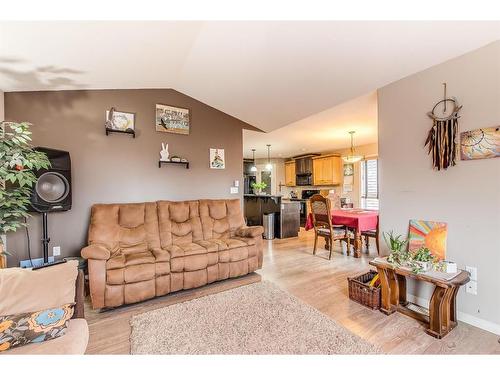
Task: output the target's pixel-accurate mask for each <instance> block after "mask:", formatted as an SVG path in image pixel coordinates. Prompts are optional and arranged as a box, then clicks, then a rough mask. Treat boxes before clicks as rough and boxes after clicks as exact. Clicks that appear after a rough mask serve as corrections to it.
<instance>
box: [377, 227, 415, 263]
mask: <svg viewBox="0 0 500 375" xmlns="http://www.w3.org/2000/svg"><path fill="white" fill-rule="evenodd" d="M383 237H384V241H385V243H386V244H387V246H388V247H389V249H391V253H390V254H389V256H388V257H387V261H388V262H389V263H392V264H394V265H395V266H397V267H401V266H404V265H406V263H407V262H408V259H409V258H410V254H409V253H408V250H407V249H406V245H407V243H408V240H407V239H406V238H403V236H402V235H401V234H398V235H395V234H394V232H393V231H392V230H391V231H389V232H384V233H383Z"/></svg>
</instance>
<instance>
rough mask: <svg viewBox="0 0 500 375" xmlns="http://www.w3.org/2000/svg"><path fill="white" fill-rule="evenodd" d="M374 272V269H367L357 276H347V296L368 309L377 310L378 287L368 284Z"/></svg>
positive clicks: (378, 300) (378, 306)
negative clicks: (367, 270)
mask: <svg viewBox="0 0 500 375" xmlns="http://www.w3.org/2000/svg"><path fill="white" fill-rule="evenodd" d="M376 274H377V272H376V271H369V272H366V273H363V274H361V275H358V276H354V277H348V278H347V281H348V283H349V298H350V299H352V300H353V301H356V302H358V303H360V304H362V305H365V306H366V307H369V308H370V309H373V310H378V309H379V308H380V288H375V287H371V286H369V285H368V283H369V282H370V280H371V279H373V277H374V276H375V275H376Z"/></svg>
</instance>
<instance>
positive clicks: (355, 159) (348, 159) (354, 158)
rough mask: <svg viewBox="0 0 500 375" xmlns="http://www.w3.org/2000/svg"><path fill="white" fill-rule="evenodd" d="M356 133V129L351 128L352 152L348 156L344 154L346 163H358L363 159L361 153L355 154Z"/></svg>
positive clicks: (343, 157) (343, 158)
mask: <svg viewBox="0 0 500 375" xmlns="http://www.w3.org/2000/svg"><path fill="white" fill-rule="evenodd" d="M354 133H356V132H355V131H354V130H351V131H350V132H349V134H350V135H351V153H350V154H349V155H346V156H342V160H343V161H344V163H356V162H358V161H360V160H361V159H363V157H362V156H360V155H354V151H355V150H354Z"/></svg>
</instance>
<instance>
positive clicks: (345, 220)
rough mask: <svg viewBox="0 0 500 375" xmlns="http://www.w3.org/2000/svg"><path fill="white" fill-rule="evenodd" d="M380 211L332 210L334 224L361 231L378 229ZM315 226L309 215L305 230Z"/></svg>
mask: <svg viewBox="0 0 500 375" xmlns="http://www.w3.org/2000/svg"><path fill="white" fill-rule="evenodd" d="M377 223H378V211H369V210H362V209H356V208H355V209H352V210H332V224H336V225H346V226H348V227H350V228H354V229H358V230H359V231H361V232H364V231H366V230H375V229H377ZM312 228H313V217H312V214H311V213H310V214H309V215H307V221H306V225H305V230H309V229H312Z"/></svg>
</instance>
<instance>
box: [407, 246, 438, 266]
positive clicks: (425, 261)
mask: <svg viewBox="0 0 500 375" xmlns="http://www.w3.org/2000/svg"><path fill="white" fill-rule="evenodd" d="M411 258H412V260H413V262H414V264H413V267H414V268H415V271H417V272H426V271H428V270H430V269H431V268H432V263H433V262H434V255H432V254H431V251H430V250H429V249H428V248H426V247H423V246H422V247H421V248H420V249H418V250H417V251H415V252H413V253H412V257H411ZM413 267H412V268H413Z"/></svg>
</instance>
